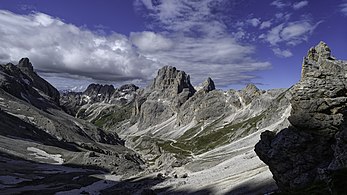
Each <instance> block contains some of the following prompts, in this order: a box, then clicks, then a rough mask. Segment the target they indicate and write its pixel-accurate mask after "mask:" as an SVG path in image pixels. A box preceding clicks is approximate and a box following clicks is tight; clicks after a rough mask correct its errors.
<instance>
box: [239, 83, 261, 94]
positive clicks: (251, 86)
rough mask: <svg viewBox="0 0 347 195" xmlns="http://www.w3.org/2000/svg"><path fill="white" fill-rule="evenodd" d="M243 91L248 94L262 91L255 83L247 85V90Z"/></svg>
mask: <svg viewBox="0 0 347 195" xmlns="http://www.w3.org/2000/svg"><path fill="white" fill-rule="evenodd" d="M242 91H246V92H248V93H255V92H258V91H260V90H259V89H258V87H257V86H255V85H254V84H253V83H249V84H247V85H246V87H245V88H243V89H242Z"/></svg>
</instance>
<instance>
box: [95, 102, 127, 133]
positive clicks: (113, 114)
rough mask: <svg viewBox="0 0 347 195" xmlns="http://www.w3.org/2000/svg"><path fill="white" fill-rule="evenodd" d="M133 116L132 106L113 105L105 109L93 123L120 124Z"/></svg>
mask: <svg viewBox="0 0 347 195" xmlns="http://www.w3.org/2000/svg"><path fill="white" fill-rule="evenodd" d="M130 117H131V107H130V106H124V107H117V106H115V107H112V109H107V110H103V111H102V112H101V114H100V117H99V118H98V119H96V120H94V121H92V123H94V124H95V125H96V126H98V127H106V128H109V127H113V126H116V125H118V124H119V123H120V122H122V121H124V120H127V119H130Z"/></svg>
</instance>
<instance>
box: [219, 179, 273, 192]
mask: <svg viewBox="0 0 347 195" xmlns="http://www.w3.org/2000/svg"><path fill="white" fill-rule="evenodd" d="M276 191H277V186H276V184H275V183H272V182H269V183H263V184H258V183H246V184H243V185H240V186H237V187H235V188H234V189H232V190H230V191H229V192H227V193H225V194H226V195H258V194H259V195H260V194H271V193H273V192H276Z"/></svg>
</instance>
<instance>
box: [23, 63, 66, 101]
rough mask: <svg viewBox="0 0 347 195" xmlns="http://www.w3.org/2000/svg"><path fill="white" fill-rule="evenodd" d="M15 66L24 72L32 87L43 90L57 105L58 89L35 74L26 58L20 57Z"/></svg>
mask: <svg viewBox="0 0 347 195" xmlns="http://www.w3.org/2000/svg"><path fill="white" fill-rule="evenodd" d="M17 66H18V68H19V69H20V70H21V71H22V72H23V73H24V74H26V75H27V76H28V77H29V78H30V80H31V81H32V86H33V87H35V88H37V89H38V90H40V91H41V92H43V93H44V94H45V95H47V96H48V97H49V98H50V99H52V100H53V101H54V102H55V103H56V104H57V105H59V98H60V94H59V91H58V90H57V89H56V88H55V87H53V86H52V85H51V84H50V83H48V82H47V81H46V80H44V79H42V78H41V77H40V76H39V75H37V74H36V72H35V71H34V68H33V66H32V64H31V62H30V61H29V59H28V58H22V59H21V60H20V61H19V63H18V65H17Z"/></svg>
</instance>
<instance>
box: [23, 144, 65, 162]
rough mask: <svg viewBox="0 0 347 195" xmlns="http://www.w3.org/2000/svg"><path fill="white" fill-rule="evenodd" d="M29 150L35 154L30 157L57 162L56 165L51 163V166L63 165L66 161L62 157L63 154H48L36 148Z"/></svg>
mask: <svg viewBox="0 0 347 195" xmlns="http://www.w3.org/2000/svg"><path fill="white" fill-rule="evenodd" d="M27 150H28V151H31V152H34V153H33V154H30V155H33V156H34V157H35V158H37V159H46V160H53V161H55V163H51V164H55V165H61V164H63V163H64V159H63V158H62V157H61V154H48V153H47V152H45V151H43V150H41V149H38V148H35V147H28V148H27Z"/></svg>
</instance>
